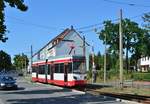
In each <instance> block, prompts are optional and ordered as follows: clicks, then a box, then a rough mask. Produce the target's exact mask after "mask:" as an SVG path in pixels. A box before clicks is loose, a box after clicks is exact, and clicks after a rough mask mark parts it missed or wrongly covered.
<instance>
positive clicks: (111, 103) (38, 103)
mask: <svg viewBox="0 0 150 104" xmlns="http://www.w3.org/2000/svg"><path fill="white" fill-rule="evenodd" d="M7 102H9V103H11V104H81V103H82V104H84V103H88V104H92V103H94V104H104V103H105V104H117V103H116V99H115V98H111V97H103V96H94V97H93V96H92V95H90V94H86V95H71V96H58V97H48V98H34V99H32V98H30V99H13V100H7Z"/></svg>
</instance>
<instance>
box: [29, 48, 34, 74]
mask: <svg viewBox="0 0 150 104" xmlns="http://www.w3.org/2000/svg"><path fill="white" fill-rule="evenodd" d="M32 63H33V48H32V45H31V61H30V64H31V65H30V71H29V72H30V73H31V72H32Z"/></svg>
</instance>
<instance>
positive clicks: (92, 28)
mask: <svg viewBox="0 0 150 104" xmlns="http://www.w3.org/2000/svg"><path fill="white" fill-rule="evenodd" d="M146 13H149V12H146ZM146 13H142V14H139V15H136V16H132V17H129V19H135V18H139V17H140V16H142V15H144V14H146ZM118 20H119V19H114V20H111V21H112V22H116V21H118ZM100 25H101V26H100ZM103 25H104V24H103V23H98V24H93V25H88V26H84V27H81V28H77V30H78V31H79V33H87V32H91V31H95V30H98V29H101V28H103V27H104V26H103ZM97 26H100V27H97ZM88 28H89V29H88ZM84 29H86V30H84Z"/></svg>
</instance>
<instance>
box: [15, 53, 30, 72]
mask: <svg viewBox="0 0 150 104" xmlns="http://www.w3.org/2000/svg"><path fill="white" fill-rule="evenodd" d="M13 60H14V63H13V64H14V66H15V68H16V69H17V70H22V69H26V68H27V66H28V65H29V59H28V57H27V55H25V54H23V53H22V55H20V54H19V55H15V57H14V59H13Z"/></svg>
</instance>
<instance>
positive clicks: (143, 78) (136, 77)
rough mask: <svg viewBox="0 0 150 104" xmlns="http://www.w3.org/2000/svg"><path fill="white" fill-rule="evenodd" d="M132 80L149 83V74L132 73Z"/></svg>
mask: <svg viewBox="0 0 150 104" xmlns="http://www.w3.org/2000/svg"><path fill="white" fill-rule="evenodd" d="M132 77H133V79H134V80H140V81H150V73H133V76H132Z"/></svg>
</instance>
